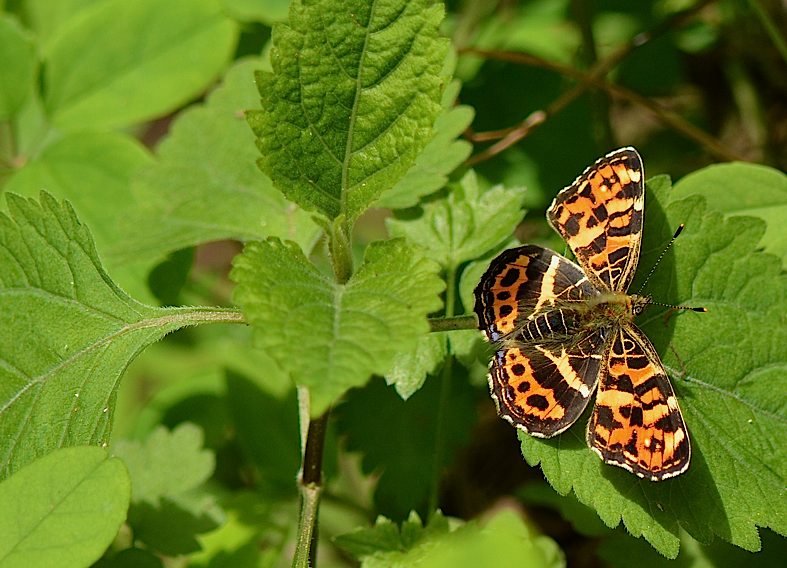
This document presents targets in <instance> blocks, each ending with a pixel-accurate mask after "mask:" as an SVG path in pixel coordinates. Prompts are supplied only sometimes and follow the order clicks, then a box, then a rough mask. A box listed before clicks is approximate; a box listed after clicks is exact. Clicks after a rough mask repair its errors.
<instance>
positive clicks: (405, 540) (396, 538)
mask: <svg viewBox="0 0 787 568" xmlns="http://www.w3.org/2000/svg"><path fill="white" fill-rule="evenodd" d="M448 532H450V526H449V523H448V519H446V518H445V517H444V516H443V514H442V513H441V512H440V511H435V513H434V514H433V515H431V516H430V517H429V523H428V524H427V525H426V526H424V525H423V522H422V521H421V517H419V516H418V513H416V512H415V511H412V512H410V516H409V517H408V518H407V520H406V521H403V522H402V525H401V528H400V527H399V526H397V525H396V523H393V522H391V520H390V519H387V518H385V517H383V516H380V517H377V520H376V521H375V523H374V526H373V527H372V528H358V529H355V530H354V531H352V532H349V533H345V534H342V535H339V536H337V537H336V538H335V539H334V542H335V543H336V545H337V546H339V547H340V548H342V549H343V550H346V551H347V552H349V553H350V554H352V555H353V556H354V557H355V558H357V559H359V560H360V559H362V558H363V557H365V556H372V555H374V554H377V553H379V552H394V551H401V552H404V551H407V550H410V549H411V548H413V547H414V546H416V545H417V544H418V543H419V542H421V541H422V540H423V539H426V538H429V537H432V538H434V537H439V535H441V534H446V533H448Z"/></svg>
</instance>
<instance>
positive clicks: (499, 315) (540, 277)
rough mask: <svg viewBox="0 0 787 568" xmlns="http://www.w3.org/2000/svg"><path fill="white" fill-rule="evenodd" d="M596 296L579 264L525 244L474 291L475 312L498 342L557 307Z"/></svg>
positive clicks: (500, 260) (496, 263) (498, 261)
mask: <svg viewBox="0 0 787 568" xmlns="http://www.w3.org/2000/svg"><path fill="white" fill-rule="evenodd" d="M595 295H598V291H597V290H596V289H595V288H594V287H593V285H592V284H591V283H590V282H589V281H588V279H587V278H586V277H585V274H584V273H583V272H582V270H581V269H580V268H579V267H578V266H577V265H576V264H574V263H573V262H571V261H569V260H568V259H566V258H564V257H563V256H561V255H559V254H557V253H556V252H553V251H551V250H549V249H545V248H543V247H540V246H536V245H525V246H522V247H517V248H513V249H509V250H506V251H504V252H502V253H501V254H500V255H498V256H497V257H496V258H495V259H494V260H493V261H492V263H491V264H490V265H489V268H488V269H487V271H486V273H485V274H484V276H483V277H482V278H481V281H480V282H479V284H478V286H477V287H476V289H475V312H476V315H477V316H478V321H479V325H480V327H481V331H483V332H484V334H485V335H486V337H487V339H489V340H490V341H499V340H500V339H501V338H503V337H505V336H507V335H509V334H511V333H515V332H516V331H518V330H520V329H521V327H522V326H523V325H524V322H525V321H526V320H527V319H529V318H532V317H533V316H534V315H535V314H537V313H540V312H544V311H546V310H548V309H552V308H554V306H555V305H556V303H561V302H562V303H570V302H578V301H582V300H585V299H587V298H590V297H592V296H595Z"/></svg>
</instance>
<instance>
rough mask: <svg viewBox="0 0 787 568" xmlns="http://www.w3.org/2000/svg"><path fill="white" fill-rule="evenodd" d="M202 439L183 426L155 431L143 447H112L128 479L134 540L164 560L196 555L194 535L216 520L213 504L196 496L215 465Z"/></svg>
mask: <svg viewBox="0 0 787 568" xmlns="http://www.w3.org/2000/svg"><path fill="white" fill-rule="evenodd" d="M202 438H203V436H202V431H201V430H200V429H199V427H197V426H195V425H194V424H190V423H183V424H180V425H179V426H178V427H177V428H175V429H174V430H173V431H172V432H169V431H168V430H167V429H166V428H164V427H163V426H159V427H158V428H156V429H155V430H154V431H153V432H151V434H150V436H149V437H148V438H147V440H145V442H144V443H140V442H134V441H122V440H121V441H120V442H118V443H117V444H115V445H114V447H113V452H114V454H115V455H116V456H118V457H119V458H121V459H122V460H123V462H124V463H125V464H126V467H128V471H129V474H130V475H131V488H132V489H131V502H132V505H131V509H130V511H129V524H130V525H131V526H132V528H133V529H134V536H135V538H137V539H139V540H141V541H142V542H145V544H147V545H148V546H149V547H151V548H154V549H156V550H159V551H161V552H163V553H165V554H171V555H174V554H187V553H189V552H194V551H196V550H199V544H198V542H197V540H196V535H197V534H198V533H203V532H207V531H209V530H213V529H215V528H216V527H217V526H218V524H219V522H220V519H221V511H220V510H219V509H218V508H217V507H216V505H215V502H214V500H213V498H212V497H210V496H203V495H200V494H199V493H198V492H196V491H195V490H196V489H197V488H199V487H200V486H201V485H202V484H203V483H204V482H205V481H206V480H207V479H208V478H209V477H210V475H211V474H212V473H213V468H214V465H215V458H214V456H213V453H212V452H211V451H209V450H205V449H202V442H203V440H202Z"/></svg>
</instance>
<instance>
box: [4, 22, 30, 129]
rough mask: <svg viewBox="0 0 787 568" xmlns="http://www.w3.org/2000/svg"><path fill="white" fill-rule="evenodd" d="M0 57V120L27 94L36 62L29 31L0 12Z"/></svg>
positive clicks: (28, 94)
mask: <svg viewBox="0 0 787 568" xmlns="http://www.w3.org/2000/svg"><path fill="white" fill-rule="evenodd" d="M0 61H2V62H3V64H2V65H0V120H8V119H9V118H11V117H13V116H14V115H16V114H17V112H18V111H19V109H20V108H21V107H22V105H23V104H24V103H25V100H26V99H27V97H28V96H30V92H31V90H32V89H33V82H34V79H35V73H36V69H37V64H38V62H37V61H36V53H35V46H34V45H33V41H32V40H31V38H30V35H29V34H28V33H27V32H26V31H25V30H23V29H22V27H21V26H19V24H17V22H16V21H15V20H13V19H11V18H9V17H8V16H0Z"/></svg>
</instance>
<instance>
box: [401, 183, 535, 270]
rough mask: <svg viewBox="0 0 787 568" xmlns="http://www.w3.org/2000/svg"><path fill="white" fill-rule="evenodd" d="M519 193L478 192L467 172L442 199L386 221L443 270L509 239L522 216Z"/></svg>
mask: <svg viewBox="0 0 787 568" xmlns="http://www.w3.org/2000/svg"><path fill="white" fill-rule="evenodd" d="M522 195H523V191H522V190H517V189H505V188H503V187H501V186H496V187H493V188H491V189H489V190H487V191H484V192H482V191H480V190H479V188H478V183H477V180H476V177H475V173H474V172H472V171H470V172H468V173H467V174H466V175H465V176H464V177H463V178H462V180H461V182H460V183H458V184H456V185H454V186H452V188H451V191H450V193H449V194H448V195H447V196H446V197H443V198H441V199H435V200H433V201H430V202H428V203H426V204H425V205H423V212H422V213H421V215H420V216H418V217H415V218H412V219H411V218H409V217H410V215H411V213H410V212H406V213H404V214H403V216H402V218H394V219H389V220H388V228H389V229H390V231H391V234H392V235H394V236H403V237H405V238H407V240H409V241H411V242H413V243H418V244H419V245H421V246H422V247H424V248H426V249H427V250H428V251H429V256H430V258H433V259H435V260H436V261H438V262H439V263H440V264H441V265H442V266H443V267H444V268H448V267H452V268H455V267H456V266H458V265H459V264H461V263H462V262H465V261H467V260H471V259H474V258H476V257H478V256H481V255H483V254H484V253H486V252H488V251H489V250H490V249H491V248H493V247H494V246H496V245H499V244H500V242H501V241H503V240H506V239H508V238H510V236H511V234H512V233H513V232H514V228H515V227H516V225H517V224H518V223H519V222H520V221H521V220H522V216H523V215H524V211H522ZM405 215H406V216H405Z"/></svg>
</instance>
